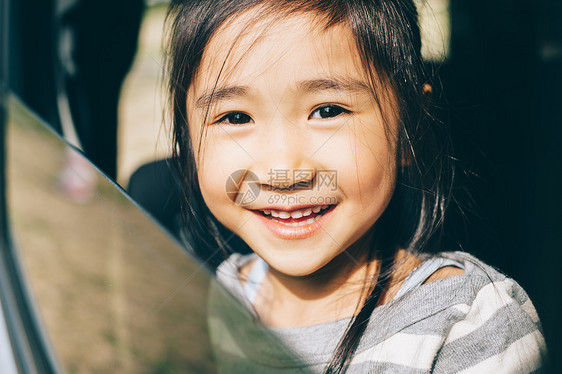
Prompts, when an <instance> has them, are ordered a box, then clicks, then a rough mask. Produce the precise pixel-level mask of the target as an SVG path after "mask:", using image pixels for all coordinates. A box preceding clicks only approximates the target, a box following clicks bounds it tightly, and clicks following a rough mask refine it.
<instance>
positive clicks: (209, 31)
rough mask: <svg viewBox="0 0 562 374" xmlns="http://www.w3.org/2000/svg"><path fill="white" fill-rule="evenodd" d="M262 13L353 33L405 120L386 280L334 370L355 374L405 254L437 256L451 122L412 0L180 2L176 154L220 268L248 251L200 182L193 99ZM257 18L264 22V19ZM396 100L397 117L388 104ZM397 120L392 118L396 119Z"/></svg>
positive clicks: (190, 213) (173, 102)
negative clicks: (208, 66) (207, 59)
mask: <svg viewBox="0 0 562 374" xmlns="http://www.w3.org/2000/svg"><path fill="white" fill-rule="evenodd" d="M249 9H259V11H257V12H256V14H257V15H256V17H257V18H263V16H272V15H273V17H284V16H290V15H292V14H303V13H304V14H311V15H313V16H314V17H315V19H316V20H319V21H318V22H319V24H320V25H322V26H323V27H325V28H329V27H331V26H334V25H345V26H347V27H349V28H350V30H351V31H352V33H353V35H354V37H355V42H356V46H357V49H358V51H359V53H360V56H361V59H362V61H363V65H364V66H365V69H366V71H367V73H368V74H369V77H370V80H371V86H372V93H373V97H374V99H375V100H376V101H377V102H378V103H379V107H380V108H381V112H382V114H383V119H385V120H388V119H389V118H393V119H395V120H396V119H397V120H398V141H397V147H396V149H397V157H396V170H397V182H396V188H395V191H394V194H393V197H392V200H391V202H390V204H389V206H388V207H387V209H386V211H385V212H384V214H383V216H382V217H381V219H379V222H377V224H376V225H375V226H376V230H377V231H376V234H377V235H374V237H375V238H376V242H373V243H372V244H373V245H372V253H370V254H369V258H371V259H374V258H377V259H378V260H379V263H380V266H379V268H378V270H377V277H376V278H377V279H376V281H374V282H372V284H371V287H370V291H369V294H368V296H367V298H366V299H365V301H364V303H363V305H361V306H360V307H359V308H358V309H359V312H358V313H357V315H356V316H355V317H354V318H353V319H352V321H351V322H350V325H349V326H348V329H347V331H346V333H345V334H344V337H343V338H342V340H341V341H340V344H339V346H338V348H337V349H336V352H335V353H334V356H333V359H332V361H331V363H330V364H329V365H328V367H327V369H326V372H327V373H339V372H343V371H345V369H346V368H347V365H348V364H349V362H350V358H351V357H352V355H353V352H354V350H355V348H356V347H357V344H358V343H359V339H360V338H361V336H362V334H363V332H364V330H365V327H366V324H367V322H368V320H369V318H370V316H371V313H372V311H373V310H374V308H375V307H376V306H377V305H378V304H379V303H380V301H381V300H382V295H383V294H384V291H385V290H386V288H387V286H388V283H389V280H390V275H391V274H392V270H393V268H394V266H395V265H396V264H395V263H394V255H395V254H396V251H397V250H398V249H400V248H404V249H406V250H408V251H409V252H410V253H413V254H417V255H419V254H421V253H428V252H433V251H437V250H439V249H440V247H439V239H440V236H441V230H442V226H443V220H444V217H445V211H446V208H447V204H448V202H449V200H450V199H451V197H450V195H451V186H452V179H453V174H454V173H453V166H452V163H451V160H450V142H449V139H448V136H447V131H446V128H445V126H444V125H443V124H442V123H441V122H439V121H437V120H435V119H434V118H432V116H431V114H430V106H431V105H430V102H431V97H430V95H429V94H428V92H429V91H430V90H428V89H427V88H428V87H429V86H428V85H427V84H430V83H431V81H430V77H429V76H428V75H427V74H426V72H425V69H424V62H423V60H422V56H421V38H420V30H419V26H418V19H417V18H418V16H417V11H416V8H415V5H414V3H413V1H412V0H173V1H172V4H171V6H170V11H169V13H168V20H169V22H170V23H171V25H170V26H171V27H170V30H169V38H168V49H167V59H168V60H167V67H168V74H169V79H168V88H169V107H170V109H171V111H170V112H171V116H172V118H171V120H172V124H173V135H174V157H175V160H176V164H177V167H178V171H179V175H180V177H181V182H182V188H183V203H184V210H183V211H184V218H185V235H186V237H187V238H188V241H189V243H190V245H191V247H192V248H193V249H194V251H195V252H196V253H197V254H198V255H199V256H201V257H202V258H203V259H204V260H205V261H207V262H208V263H209V265H210V266H211V267H216V266H217V265H218V264H219V263H220V262H221V261H223V260H224V259H225V258H226V256H228V255H229V254H230V253H232V252H249V251H250V249H249V248H248V246H247V245H246V244H245V243H244V242H243V241H241V240H240V239H239V238H238V237H237V236H236V235H235V234H234V233H232V232H230V231H229V230H228V229H226V228H225V227H224V226H222V225H221V224H220V222H218V221H217V220H216V218H215V217H214V216H213V215H212V214H211V212H210V211H209V209H208V208H207V206H206V205H205V203H204V201H203V198H202V196H201V191H200V189H199V185H198V178H197V170H196V164H195V158H194V157H195V156H194V155H195V152H194V147H196V146H198V145H196V144H193V142H192V140H191V138H190V136H189V129H188V126H189V124H188V123H187V110H188V108H187V107H186V96H187V90H188V88H189V87H190V85H191V84H192V81H193V79H194V76H195V74H196V73H197V71H198V69H199V67H200V64H201V60H202V56H203V52H204V50H205V47H206V46H207V44H208V42H209V40H210V39H211V37H212V36H213V35H214V34H215V32H216V31H217V30H218V29H219V28H220V27H221V25H223V24H224V22H225V21H226V20H227V19H228V18H229V17H234V16H236V15H239V14H240V13H241V12H244V11H246V10H249ZM257 18H256V19H257ZM390 93H392V94H393V96H394V97H395V100H394V101H395V104H396V105H395V106H394V107H393V108H392V109H391V111H390V112H389V111H388V110H386V111H385V110H383V106H382V105H380V103H381V101H382V99H383V97H384V95H389V94H390ZM386 122H388V121H386Z"/></svg>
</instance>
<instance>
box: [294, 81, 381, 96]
mask: <svg viewBox="0 0 562 374" xmlns="http://www.w3.org/2000/svg"><path fill="white" fill-rule="evenodd" d="M297 87H298V89H299V90H301V91H304V92H311V91H327V90H335V91H349V92H358V93H365V92H367V93H369V92H370V91H371V89H370V87H369V86H368V85H367V84H365V83H364V82H363V81H360V80H357V79H351V78H337V77H333V78H329V79H324V78H322V79H311V80H305V81H300V82H299V83H298V84H297Z"/></svg>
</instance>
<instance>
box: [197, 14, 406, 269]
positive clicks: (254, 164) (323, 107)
mask: <svg viewBox="0 0 562 374" xmlns="http://www.w3.org/2000/svg"><path fill="white" fill-rule="evenodd" d="M251 17H252V14H250V13H246V14H243V15H242V16H240V17H237V18H235V19H232V20H229V21H227V22H226V23H225V24H224V25H223V26H222V27H221V28H220V29H219V30H218V31H217V33H216V34H215V35H214V36H213V38H212V39H211V41H210V42H209V44H208V45H207V47H206V49H205V52H204V56H203V59H202V63H201V67H200V69H199V71H198V73H197V75H196V76H195V79H194V81H193V83H192V85H191V86H190V87H189V90H188V94H187V108H188V113H187V116H188V123H189V126H190V129H189V130H190V136H191V139H192V142H193V144H194V146H195V149H196V152H195V153H196V154H195V157H196V162H197V170H198V178H199V184H200V188H201V192H202V195H203V198H204V200H205V202H206V204H207V205H208V207H209V209H210V210H211V212H212V213H213V214H214V215H215V217H216V218H217V219H218V220H219V221H220V222H221V223H223V224H224V225H225V226H226V227H227V228H229V229H230V230H231V231H233V232H234V233H236V234H237V235H239V236H240V237H241V238H242V239H243V240H244V241H245V242H246V243H247V244H248V245H249V246H250V247H251V248H252V249H253V250H254V251H255V252H256V253H257V254H258V255H260V256H261V257H262V258H263V259H264V260H265V261H266V262H267V263H268V264H269V265H270V266H271V267H272V268H274V269H275V270H276V271H278V272H280V273H282V274H285V275H289V276H305V275H309V274H312V273H314V272H316V271H318V270H320V269H322V268H323V267H324V266H326V265H327V264H328V263H330V262H331V261H332V260H334V259H335V258H338V259H345V260H346V261H347V262H349V259H348V258H345V256H338V255H340V254H342V252H343V251H345V250H346V249H347V248H349V247H350V246H351V245H352V244H353V243H355V242H357V241H358V239H360V238H361V237H362V236H363V235H365V234H366V233H367V231H368V230H369V229H370V228H371V227H372V226H373V225H374V224H375V222H376V221H377V220H378V219H379V217H380V216H381V214H382V213H383V211H384V210H385V208H386V206H387V205H388V202H389V201H390V198H391V196H392V193H393V189H394V184H395V178H396V177H395V175H396V170H395V169H396V167H395V153H396V150H395V145H396V123H386V124H384V123H383V121H382V118H381V113H380V109H379V107H378V105H377V104H376V102H375V101H374V99H373V94H372V91H371V89H370V87H371V86H370V84H369V79H368V76H367V73H366V71H365V69H364V68H363V66H362V63H361V59H360V56H359V53H358V51H357V48H356V46H355V44H354V39H353V36H352V34H351V31H350V30H349V29H348V28H347V27H345V26H333V27H331V28H329V29H327V30H325V29H323V28H321V27H317V26H314V21H313V19H312V18H311V17H307V16H304V15H303V16H292V17H290V18H287V19H283V20H276V21H271V20H262V21H260V22H257V23H254V24H252V26H250V27H248V26H247V25H248V20H249V19H250V18H251ZM383 96H384V97H386V98H387V99H386V101H384V100H383V103H382V106H383V107H388V108H390V107H391V105H392V102H393V97H391V95H383ZM202 130H203V132H204V135H203V137H202V136H201V132H202ZM200 141H201V148H200V149H198V144H199V142H200ZM338 261H339V260H338Z"/></svg>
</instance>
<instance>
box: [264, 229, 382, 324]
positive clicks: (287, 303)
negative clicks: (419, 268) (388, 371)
mask: <svg viewBox="0 0 562 374" xmlns="http://www.w3.org/2000/svg"><path fill="white" fill-rule="evenodd" d="M367 243H368V240H364V241H361V242H358V243H356V244H354V245H353V246H351V247H350V248H348V249H347V250H346V251H345V252H344V253H342V254H340V255H339V256H337V257H336V258H334V259H333V260H332V261H331V262H330V263H329V264H327V265H326V266H324V267H323V268H322V269H320V270H318V271H316V272H315V273H313V274H310V275H307V276H301V277H292V276H287V275H285V274H282V273H280V272H278V271H276V270H275V269H273V268H270V269H269V271H268V274H267V277H266V280H265V281H264V284H263V285H262V291H263V292H261V291H260V296H259V297H258V299H257V300H256V303H255V307H256V310H257V312H258V314H259V315H260V318H261V319H262V321H263V322H264V323H265V324H266V325H270V326H272V327H296V326H305V325H312V324H317V323H323V322H328V321H334V320H338V319H343V318H347V317H351V316H353V315H354V314H355V313H356V309H357V306H358V305H362V303H363V301H364V298H365V297H366V296H367V295H366V290H368V289H369V288H370V285H371V283H372V279H373V277H374V276H375V275H376V272H377V271H378V267H379V260H378V259H371V260H370V259H369V256H368V254H367V253H368V247H366V244H367Z"/></svg>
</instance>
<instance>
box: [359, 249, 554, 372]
mask: <svg viewBox="0 0 562 374" xmlns="http://www.w3.org/2000/svg"><path fill="white" fill-rule="evenodd" d="M437 257H443V258H447V259H449V260H452V261H450V262H448V263H454V264H455V266H458V268H457V269H458V270H462V271H458V270H457V271H455V273H454V274H447V276H444V277H440V278H439V279H434V281H431V282H426V283H424V284H423V285H422V286H420V287H418V288H416V289H414V290H412V291H410V292H408V293H406V294H404V295H403V296H401V297H399V298H397V299H396V300H394V301H393V302H390V303H389V304H387V305H383V306H381V307H379V308H377V309H375V311H374V312H373V315H372V317H371V321H370V322H369V325H368V327H367V329H366V331H365V335H364V336H363V338H362V342H361V343H360V346H359V347H358V349H357V351H356V356H355V357H354V360H353V362H352V364H353V365H352V367H353V369H357V370H356V371H353V370H352V371H351V372H364V371H365V370H367V368H368V370H375V369H376V371H384V370H387V371H390V372H400V370H405V369H404V368H407V369H408V370H411V371H416V370H419V371H420V372H433V373H456V372H461V371H462V372H464V370H467V372H468V373H471V372H474V373H478V374H480V373H513V372H520V373H528V372H532V371H533V370H535V369H537V368H539V367H540V366H541V363H542V359H543V357H544V354H545V345H544V339H543V337H542V333H541V327H540V322H539V319H538V316H537V313H536V311H535V309H534V307H533V304H532V303H531V301H530V300H529V297H528V296H527V294H526V293H525V291H524V290H523V289H522V288H521V286H519V284H518V283H517V282H515V281H514V280H513V279H511V278H508V277H506V276H505V275H504V274H502V273H501V272H500V271H498V270H496V269H494V268H493V267H491V266H489V265H487V264H485V263H483V262H482V261H480V260H478V259H476V258H475V257H473V256H471V255H469V254H466V253H463V252H448V253H442V254H440V255H438V256H437Z"/></svg>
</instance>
